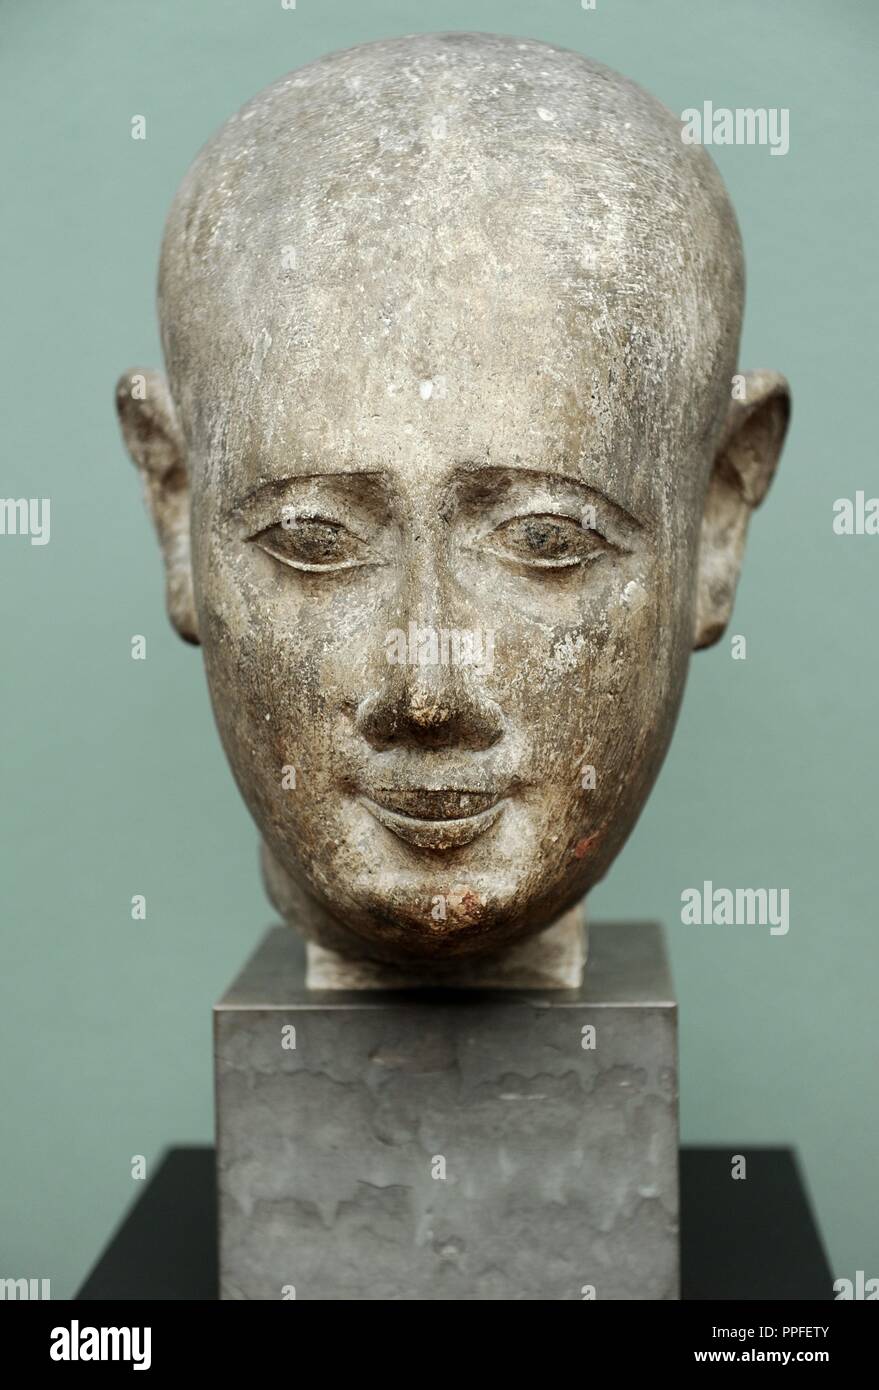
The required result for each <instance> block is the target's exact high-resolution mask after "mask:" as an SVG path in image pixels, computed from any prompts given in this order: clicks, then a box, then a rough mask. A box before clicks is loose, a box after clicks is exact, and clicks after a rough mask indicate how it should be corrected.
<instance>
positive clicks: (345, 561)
mask: <svg viewBox="0 0 879 1390" xmlns="http://www.w3.org/2000/svg"><path fill="white" fill-rule="evenodd" d="M251 540H253V541H255V542H256V544H257V545H258V546H260V548H261V549H262V550H264V551H265V552H266V554H268V555H271V556H272V557H273V558H274V559H275V560H280V562H281V564H282V565H290V566H291V567H292V568H293V569H297V570H308V571H312V572H318V573H319V572H322V571H327V570H345V569H353V568H354V567H355V566H356V565H365V564H368V563H369V547H368V546H367V544H366V542H365V541H363V540H361V539H360V537H359V536H355V535H354V533H353V531H349V530H348V528H347V526H343V525H342V523H341V522H339V521H330V520H328V519H326V518H325V517H319V516H298V515H296V514H295V513H292V512H288V511H287V510H286V509H285V510H284V513H283V515H282V520H281V521H280V522H276V523H275V525H274V526H267V527H266V529H265V530H264V531H260V532H258V534H257V535H255V536H252V537H251Z"/></svg>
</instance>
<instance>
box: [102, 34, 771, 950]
mask: <svg viewBox="0 0 879 1390" xmlns="http://www.w3.org/2000/svg"><path fill="white" fill-rule="evenodd" d="M680 128H681V127H680V122H679V121H678V119H677V118H676V117H674V116H673V115H671V113H669V112H668V111H667V110H665V108H664V107H662V106H660V105H659V104H658V103H657V102H656V101H655V100H654V99H653V98H651V97H650V96H648V95H647V94H646V93H645V92H643V91H642V90H641V89H640V88H638V87H636V86H634V85H633V84H632V83H630V82H628V81H627V80H625V79H624V78H622V77H620V76H618V75H617V74H615V73H613V72H611V71H610V70H608V69H607V68H604V67H602V66H600V65H598V64H595V63H592V62H589V61H587V60H586V59H584V58H582V57H580V56H579V55H578V54H575V53H570V52H566V51H562V50H559V49H555V48H552V47H549V46H547V45H545V44H542V43H536V42H522V41H520V40H517V39H513V38H501V37H494V36H489V35H470V34H447V35H438V36H428V37H411V38H405V39H400V40H396V41H388V42H382V43H374V44H369V45H365V46H363V47H360V48H355V49H352V50H350V51H348V52H343V53H339V54H334V55H332V56H330V57H328V58H325V59H323V60H321V61H319V62H316V63H313V64H311V65H310V66H308V67H306V68H303V69H301V70H299V71H297V72H294V73H292V74H291V75H290V76H289V77H286V78H285V79H283V80H282V81H280V82H277V83H276V84H275V85H274V86H271V87H269V88H268V89H267V90H266V91H264V92H262V93H261V94H260V95H259V96H257V97H256V98H255V99H254V100H253V101H252V102H251V103H250V104H249V105H248V106H246V107H244V109H243V110H242V111H240V112H239V113H238V114H237V115H235V116H233V117H232V118H231V120H230V121H228V122H227V124H226V125H225V126H224V127H223V128H222V129H221V130H220V132H219V133H218V134H217V135H216V136H215V137H214V138H213V139H212V140H211V141H210V143H209V144H208V145H207V146H206V147H205V149H204V150H203V151H202V152H201V154H200V155H199V156H198V158H197V159H196V161H195V164H194V165H193V166H192V168H191V170H190V171H189V173H188V174H187V176H186V178H185V180H184V182H183V184H182V186H181V188H180V190H179V192H178V193H177V196H176V198H175V201H174V205H173V207H172V210H171V213H170V216H169V219H168V223H167V228H166V232H165V238H164V245H163V249H162V256H161V271H160V286H159V307H160V317H161V328H162V339H163V346H164V355H165V362H166V367H167V381H166V380H165V378H163V377H162V376H160V375H159V374H158V373H154V372H147V371H135V372H131V373H127V374H126V375H125V376H124V377H123V378H122V380H121V382H120V384H119V387H118V392H117V403H118V409H119V414H120V417H121V421H122V428H123V432H124V435H125V439H126V441H127V444H128V448H129V450H130V452H131V454H132V456H133V458H134V460H135V462H136V464H137V465H138V468H139V469H140V471H141V473H142V475H143V478H144V481H145V487H146V494H147V499H148V502H149V506H150V509H151V511H152V515H153V518H154V521H155V524H156V529H157V532H158V536H159V540H160V542H161V548H162V552H163V555H164V560H165V566H166V570H167V601H168V609H169V612H170V616H171V620H172V622H173V624H174V626H175V627H176V628H177V630H178V632H179V633H180V634H181V636H183V637H184V638H186V639H187V640H188V641H190V642H198V643H200V644H201V647H202V650H203V653H204V659H205V666H206V671H207V678H208V684H209V688H210V692H211V697H212V702H213V707H214V711H215V715H216V719H217V723H218V725H219V730H220V735H221V738H222V742H223V746H224V748H225V751H226V754H227V756H228V758H229V761H230V763H231V766H232V769H233V771H234V774H235V777H236V779H237V782H238V785H239V787H240V789H241V792H242V794H243V796H244V798H245V800H246V802H247V804H248V806H249V807H250V810H251V812H252V814H253V816H254V819H255V820H256V823H257V825H258V827H259V830H260V833H261V836H262V839H263V846H264V850H263V853H264V868H265V873H266V878H267V882H268V884H269V889H270V892H271V894H272V896H273V898H274V900H275V902H276V903H277V904H278V905H279V906H280V907H281V908H282V910H283V911H284V913H285V915H286V916H287V917H288V919H289V920H291V921H294V922H296V923H298V924H299V925H300V926H301V928H302V929H303V931H304V932H305V933H306V935H308V936H309V937H310V938H311V939H312V940H315V941H317V942H319V943H321V944H322V945H323V946H324V947H328V948H330V949H332V950H336V951H340V952H342V953H348V954H349V955H351V956H355V957H356V956H361V957H365V958H371V959H374V960H378V961H385V962H391V963H396V964H402V965H406V964H417V963H418V962H422V963H423V964H427V963H430V962H436V963H437V964H438V965H441V964H442V963H443V962H447V961H453V960H460V959H461V958H463V957H477V956H480V955H486V954H492V953H496V952H499V951H503V950H506V949H509V948H511V947H513V946H514V945H515V944H516V943H517V942H519V941H521V940H523V939H524V938H525V937H527V936H528V935H530V934H535V933H538V932H540V931H541V929H543V928H546V927H547V926H548V925H549V924H551V923H553V922H554V921H556V920H557V919H558V918H559V916H560V914H562V913H564V912H565V911H566V910H567V909H568V908H569V907H571V905H572V904H574V903H575V902H577V901H578V900H579V899H580V898H581V897H582V896H583V895H584V894H585V893H586V892H587V891H588V889H589V888H590V887H591V886H592V885H593V884H594V883H596V882H597V881H598V880H599V879H600V878H601V877H602V875H603V874H604V873H605V872H606V870H607V869H608V867H609V865H610V864H611V862H612V861H613V859H614V857H615V856H616V854H617V852H618V851H619V849H620V848H621V846H622V844H623V842H624V841H625V839H626V837H627V835H628V834H629V832H630V830H631V829H632V826H633V824H634V822H635V820H636V818H637V816H638V814H639V812H640V810H641V808H642V806H643V805H644V802H645V799H646V797H647V795H648V793H649V791H650V788H651V786H652V784H653V782H654V779H655V777H656V774H657V772H658V769H659V767H660V765H661V763H662V760H663V757H664V754H665V752H666V749H667V747H668V743H669V739H670V736H671V733H672V729H673V726H674V723H675V719H676V716H677V711H678V707H679V703H680V699H681V694H682V690H683V686H684V680H685V677H686V672H687V666H688V662H689V657H690V653H691V651H693V649H694V648H699V647H704V646H706V645H708V644H709V643H711V642H714V641H715V640H716V639H717V638H718V637H719V636H720V635H721V633H722V632H723V630H724V627H725V625H726V623H727V620H728V618H729V615H730V609H731V605H732V601H733V595H734V591H735V586H736V580H737V576H738V572H739V566H740V562H741V558H742V550H743V544H744V539H745V533H746V529H747V525H748V521H749V518H750V514H751V511H752V509H753V508H754V507H755V506H756V505H757V504H758V503H759V502H760V501H761V499H762V497H763V496H764V494H765V492H766V489H767V487H768V485H769V482H770V480H771V477H772V474H773V470H774V468H775V465H776V462H777V459H778V455H779V451H780V448H781V443H782V439H783V436H784V431H785V427H786V422H787V416H788V391H787V386H786V383H785V381H784V379H783V378H782V377H780V376H778V375H776V374H774V373H770V372H763V371H761V372H753V373H743V372H740V371H739V369H738V364H737V350H738V341H739V330H740V321H741V315H742V299H743V262H742V252H741V245H740V240H739V234H738V230H737V226H736V221H735V217H734V214H733V212H732V209H731V207H730V204H729V201H728V199H727V196H726V193H725V191H724V188H723V185H722V183H721V180H720V178H719V175H718V174H717V172H716V170H715V168H714V166H713V165H712V163H711V161H710V159H709V158H708V156H707V155H706V153H705V152H704V151H703V150H702V149H701V148H700V147H698V146H693V145H688V144H684V143H683V142H682V141H681V138H680Z"/></svg>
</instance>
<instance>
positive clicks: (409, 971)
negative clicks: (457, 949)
mask: <svg viewBox="0 0 879 1390" xmlns="http://www.w3.org/2000/svg"><path fill="white" fill-rule="evenodd" d="M588 941H589V931H588V927H587V924H586V912H585V907H584V906H583V905H581V904H578V905H577V906H576V907H572V908H570V909H569V911H567V912H565V913H563V914H562V916H561V917H560V918H559V919H558V921H557V922H554V923H553V925H552V926H551V927H547V928H546V930H545V931H542V932H541V933H540V934H539V935H538V936H529V937H526V939H525V940H524V941H518V942H515V943H514V944H513V945H512V946H507V948H506V950H504V951H500V952H498V953H497V954H496V955H492V956H476V957H473V956H465V957H464V958H463V959H462V960H455V959H452V960H451V961H448V962H443V961H442V960H439V961H430V962H428V963H426V964H424V965H422V966H421V967H420V968H418V967H413V966H411V965H410V966H400V965H391V964H390V963H388V962H387V961H375V960H369V959H368V958H367V957H361V958H359V959H358V958H357V957H355V956H350V955H343V954H342V953H341V952H339V951H331V950H328V948H327V947H326V946H320V945H318V943H317V942H316V941H308V942H306V946H305V961H306V966H305V984H306V988H308V989H431V988H436V987H437V986H440V985H441V986H443V987H444V988H450V989H577V988H578V987H579V985H580V984H581V983H582V980H583V971H584V969H585V967H586V956H587V950H588Z"/></svg>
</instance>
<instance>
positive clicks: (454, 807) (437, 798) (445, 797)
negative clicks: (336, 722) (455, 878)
mask: <svg viewBox="0 0 879 1390" xmlns="http://www.w3.org/2000/svg"><path fill="white" fill-rule="evenodd" d="M360 801H361V804H362V805H363V806H365V807H366V809H367V811H369V813H370V814H371V815H373V816H375V819H376V820H377V821H379V822H380V823H381V824H382V825H383V826H384V827H385V829H386V830H390V831H391V832H392V833H393V834H394V835H396V836H398V838H399V839H401V840H405V841H406V842H407V844H410V845H416V846H417V847H418V848H419V849H433V850H448V849H458V848H459V847H460V846H461V845H468V844H470V842H471V840H475V839H476V837H477V835H482V834H484V832H485V831H486V830H488V829H489V827H490V826H492V825H494V823H495V821H496V820H497V818H498V816H499V815H500V814H501V812H502V811H503V809H504V807H505V805H506V799H505V798H500V797H499V796H498V793H496V792H482V791H480V792H474V791H462V790H448V789H439V790H432V789H428V788H421V787H419V788H412V789H402V788H382V789H380V790H379V789H376V790H375V791H374V792H373V795H372V796H361V798H360Z"/></svg>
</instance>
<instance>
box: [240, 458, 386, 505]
mask: <svg viewBox="0 0 879 1390" xmlns="http://www.w3.org/2000/svg"><path fill="white" fill-rule="evenodd" d="M382 477H387V470H386V469H384V468H325V469H321V470H320V472H317V473H288V474H286V475H285V476H284V477H283V478H265V479H263V481H262V482H260V483H257V484H256V485H255V486H254V487H252V488H249V489H248V491H247V492H246V493H243V494H242V496H241V497H239V498H237V499H236V500H235V501H234V502H233V503H232V506H231V508H230V510H231V511H232V512H236V511H242V510H243V509H244V508H245V507H247V506H249V505H250V503H251V502H256V501H259V500H261V499H262V498H264V497H274V496H277V495H278V494H279V493H282V492H286V491H287V489H288V488H290V487H293V486H294V485H295V484H297V483H322V482H325V481H327V480H328V479H331V478H382Z"/></svg>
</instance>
